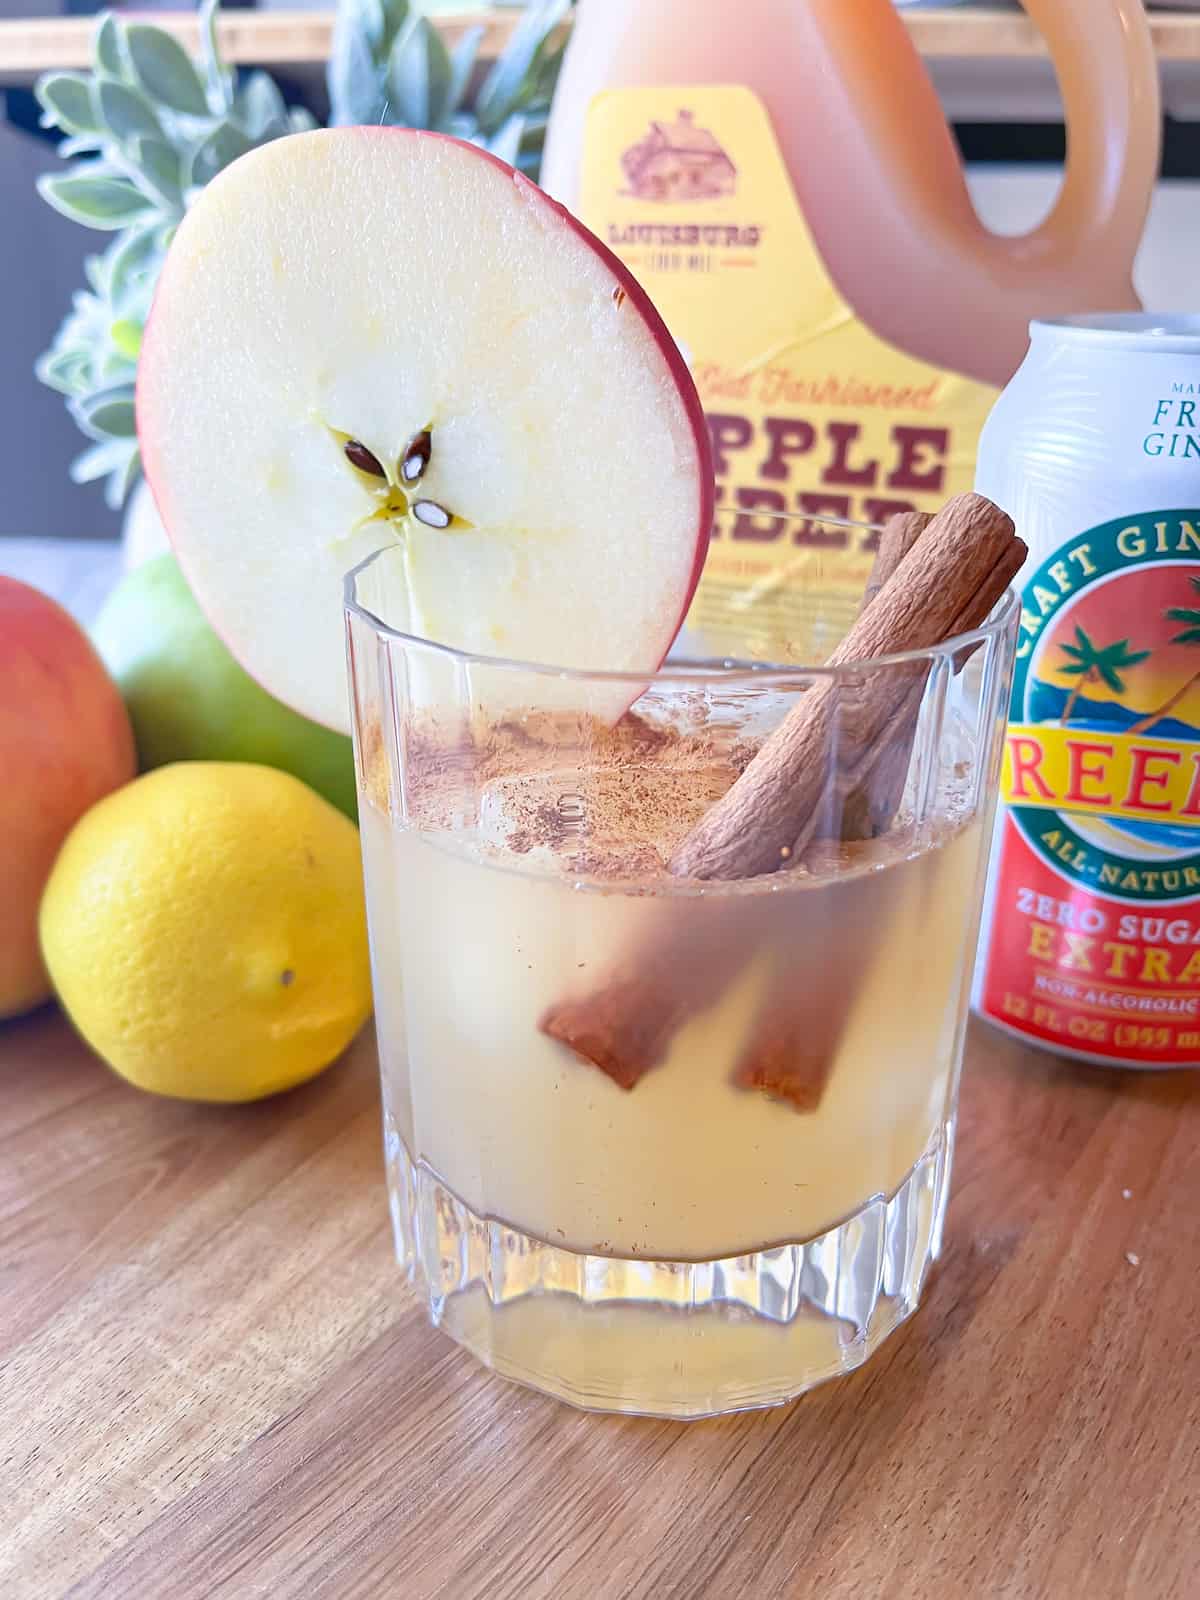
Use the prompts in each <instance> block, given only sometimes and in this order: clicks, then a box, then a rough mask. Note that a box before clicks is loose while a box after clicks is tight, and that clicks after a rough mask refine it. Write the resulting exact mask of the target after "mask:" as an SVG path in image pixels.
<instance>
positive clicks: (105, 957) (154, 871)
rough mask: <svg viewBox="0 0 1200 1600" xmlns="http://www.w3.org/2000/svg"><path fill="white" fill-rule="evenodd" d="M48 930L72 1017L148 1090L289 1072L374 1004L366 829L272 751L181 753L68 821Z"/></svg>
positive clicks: (339, 1044)
mask: <svg viewBox="0 0 1200 1600" xmlns="http://www.w3.org/2000/svg"><path fill="white" fill-rule="evenodd" d="M39 929H40V934H41V942H42V953H43V956H44V958H45V961H46V966H47V968H48V969H49V972H50V976H51V978H52V979H53V982H54V986H55V989H56V990H57V991H58V995H59V999H60V1000H61V1001H62V1003H63V1006H64V1007H65V1009H66V1011H67V1013H68V1015H69V1016H70V1018H71V1020H72V1022H73V1023H74V1024H75V1026H76V1027H77V1028H78V1030H79V1032H80V1033H81V1034H82V1035H83V1037H84V1039H86V1040H87V1042H88V1044H90V1045H91V1047H92V1048H93V1050H95V1051H96V1052H97V1054H98V1055H100V1056H102V1057H103V1058H104V1060H105V1061H107V1062H108V1064H109V1066H111V1067H112V1068H113V1070H114V1071H116V1072H118V1073H119V1074H120V1075H121V1076H122V1077H123V1078H127V1079H128V1080H129V1082H130V1083H134V1084H136V1085H137V1086H138V1087H139V1088H141V1089H148V1090H150V1091H152V1092H153V1093H155V1094H163V1095H171V1096H174V1097H176V1098H179V1099H186V1100H257V1099H260V1098H261V1097H262V1096H263V1095H269V1094H275V1093H277V1092H278V1091H279V1090H281V1089H289V1088H291V1087H292V1086H293V1085H294V1084H297V1083H303V1082H304V1080H305V1079H306V1078H311V1077H312V1076H313V1075H314V1074H315V1073H317V1072H320V1070H321V1068H322V1067H325V1066H327V1065H328V1064H329V1063H330V1062H331V1061H332V1060H333V1059H334V1058H335V1057H336V1056H337V1055H339V1054H340V1053H341V1051H342V1050H343V1049H344V1048H345V1046H346V1045H347V1044H348V1043H349V1042H350V1040H351V1039H352V1038H353V1037H354V1035H355V1033H356V1032H357V1031H358V1029H359V1028H360V1027H361V1026H362V1024H363V1022H364V1021H365V1020H366V1018H367V1016H368V1014H369V1012H370V1009H371V988H370V976H369V965H368V956H367V929H366V916H365V912H364V908H363V892H362V868H361V864H360V858H359V850H358V833H357V831H356V829H355V828H354V825H353V824H352V823H351V822H349V821H348V820H347V819H346V818H345V817H344V816H343V815H342V814H341V813H340V812H339V811H336V810H335V809H334V807H333V806H331V805H330V804H329V803H328V802H327V801H325V800H322V799H321V797H320V796H319V795H317V794H314V793H313V791H312V790H311V789H309V788H308V787H307V786H306V785H305V784H303V783H301V782H300V780H299V779H298V778H293V777H291V776H290V775H289V774H287V773H283V772H278V771H276V770H274V769H272V768H269V767H260V766H252V765H248V764H243V763H232V762H209V761H188V762H181V763H178V764H176V765H173V766H167V767H160V768H158V769H157V770H156V771H154V772H150V773H147V774H146V775H145V776H144V777H142V778H138V779H137V780H136V781H135V782H133V783H130V784H128V785H126V787H125V788H123V789H119V790H117V791H116V793H114V794H111V795H109V796H108V797H107V798H106V799H104V800H102V801H101V802H100V803H99V804H98V805H96V806H94V807H93V808H92V809H91V810H90V811H88V812H87V813H86V814H85V815H84V817H83V818H82V819H81V820H80V821H79V822H78V823H77V824H76V825H75V827H74V828H73V829H72V831H71V833H70V834H69V835H68V836H67V839H66V842H65V843H64V844H63V847H62V849H61V851H60V852H59V855H58V859H57V860H56V861H55V864H54V868H53V871H52V872H51V874H50V879H49V882H48V884H47V886H46V891H45V894H44V896H43V899H42V905H41V914H40V921H39Z"/></svg>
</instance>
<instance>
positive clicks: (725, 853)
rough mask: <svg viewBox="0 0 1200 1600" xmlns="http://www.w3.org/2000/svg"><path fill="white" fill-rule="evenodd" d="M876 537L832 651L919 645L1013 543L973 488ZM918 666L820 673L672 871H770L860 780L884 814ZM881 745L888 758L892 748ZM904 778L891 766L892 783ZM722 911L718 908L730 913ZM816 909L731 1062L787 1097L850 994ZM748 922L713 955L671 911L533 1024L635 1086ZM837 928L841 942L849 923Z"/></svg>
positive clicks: (1010, 558) (984, 587)
mask: <svg viewBox="0 0 1200 1600" xmlns="http://www.w3.org/2000/svg"><path fill="white" fill-rule="evenodd" d="M882 544H883V542H882V541H881V555H880V559H879V562H878V563H877V569H876V572H877V575H878V571H879V567H880V566H881V565H884V564H885V563H894V570H892V571H891V572H888V571H887V570H886V565H885V566H884V571H883V575H882V579H881V582H880V584H879V587H878V589H877V592H876V594H875V597H874V599H873V600H872V601H871V602H870V603H869V604H867V605H865V606H864V610H863V612H862V614H861V616H860V618H859V620H858V622H857V623H856V624H855V626H854V628H853V629H852V630H851V632H850V634H849V635H848V636H847V638H846V639H845V640H844V641H843V643H842V645H841V646H839V648H838V650H837V651H835V653H834V655H833V657H832V658H831V662H830V665H831V666H847V665H852V664H853V663H854V662H856V661H864V660H868V659H870V658H873V657H876V656H880V655H889V654H893V653H897V652H903V651H906V650H917V649H927V648H931V647H932V646H934V645H937V644H940V643H941V642H942V641H943V640H945V639H946V638H948V637H951V636H952V635H953V634H955V633H958V632H963V631H967V630H969V629H971V628H974V627H977V626H979V625H980V624H981V623H982V622H984V621H985V620H986V618H987V616H988V615H989V614H990V612H991V610H992V608H993V607H994V605H995V604H996V602H997V601H998V600H999V598H1000V596H1001V595H1002V594H1003V592H1004V590H1005V589H1006V588H1007V586H1008V583H1009V582H1010V580H1011V579H1012V578H1013V577H1014V576H1015V574H1016V572H1017V571H1018V570H1019V568H1020V566H1021V563H1022V561H1023V560H1024V556H1025V547H1024V545H1023V544H1022V543H1021V542H1020V540H1018V539H1016V538H1015V536H1014V534H1013V528H1012V523H1011V522H1010V521H1009V519H1008V518H1007V517H1005V516H1004V514H1003V513H1002V512H1000V511H999V510H998V508H996V507H995V506H993V505H992V504H991V502H990V501H986V500H982V499H981V498H980V497H978V496H974V495H966V496H960V497H958V499H957V500H953V501H951V502H950V503H949V505H947V506H946V507H945V508H944V509H943V510H942V512H941V513H939V515H938V516H937V517H936V518H934V519H932V521H930V522H929V523H928V524H927V525H925V526H923V527H918V526H916V524H915V523H908V524H907V525H906V526H904V527H898V528H895V529H893V530H892V533H891V536H890V538H889V540H888V550H887V552H885V551H884V549H883V547H882ZM927 672H928V668H927V665H926V663H924V662H921V661H918V662H914V663H912V664H911V666H908V667H901V666H896V665H893V666H891V667H888V668H882V669H876V670H875V671H874V672H871V673H868V674H866V675H865V676H863V677H862V678H859V679H858V680H856V681H850V682H848V681H846V680H845V679H843V678H840V677H839V678H837V679H834V678H827V679H822V680H820V681H819V682H818V683H817V684H816V685H815V686H814V687H813V688H811V689H810V690H808V692H807V693H805V694H804V695H803V697H802V698H801V699H800V701H799V702H798V703H797V705H796V706H795V707H794V708H793V710H792V711H791V712H790V713H789V715H788V716H787V717H786V718H785V719H784V721H783V722H782V723H781V724H780V725H779V727H778V728H777V729H776V730H775V732H774V733H773V734H772V735H771V737H770V738H769V739H768V740H767V741H766V743H765V744H764V745H763V746H762V748H761V749H760V751H759V752H758V754H757V755H756V756H755V758H754V760H753V761H751V762H750V764H749V765H748V767H747V768H746V771H745V772H744V773H743V774H742V776H741V777H740V778H739V779H738V781H737V782H736V783H735V784H734V785H733V787H732V788H731V789H730V790H729V791H728V792H727V794H726V795H725V796H724V797H723V798H722V799H721V800H719V801H718V802H717V803H716V804H715V805H714V806H713V807H712V808H710V810H709V811H708V812H707V813H706V815H705V817H704V818H703V819H702V821H701V822H700V823H699V825H698V826H697V827H696V828H695V829H693V831H692V832H691V834H689V836H688V837H687V839H685V840H684V842H683V844H682V845H681V846H680V847H679V849H678V850H677V851H676V853H675V856H674V857H673V859H672V862H671V871H672V872H674V873H676V874H677V875H680V876H691V877H697V878H727V879H732V878H739V877H747V876H753V875H755V874H757V873H760V872H770V871H774V870H777V869H778V868H779V867H780V866H782V865H784V864H786V862H788V861H789V860H794V859H796V857H797V856H798V855H799V854H800V853H801V852H802V851H803V850H804V849H805V848H806V847H807V846H808V844H809V843H810V842H811V841H812V840H813V839H814V838H817V837H823V838H834V839H836V838H838V837H839V835H840V833H841V831H842V830H841V821H842V817H841V806H842V802H843V798H844V797H853V796H855V795H857V794H860V793H861V794H863V795H864V796H866V800H865V802H864V805H865V807H866V811H865V814H866V815H867V816H868V817H869V816H875V817H879V816H881V815H882V811H883V810H884V809H886V804H887V803H888V802H887V796H888V795H889V794H891V793H892V792H894V786H895V775H894V773H893V774H892V775H891V776H890V777H886V778H885V777H883V776H882V775H881V776H880V777H879V779H878V782H876V780H875V779H874V778H873V774H874V773H875V772H876V769H877V765H878V764H880V763H881V762H883V761H886V760H887V759H888V753H889V752H895V751H896V750H897V748H898V747H899V746H901V745H903V751H904V762H903V765H904V770H905V771H906V770H907V764H908V755H909V746H910V743H911V738H912V731H911V730H912V727H913V726H915V719H916V716H917V713H918V711H919V708H920V703H921V696H922V694H923V691H924V685H925V679H926V676H927ZM897 695H898V696H899V698H898V699H897ZM891 759H892V760H894V761H895V762H896V763H897V765H898V764H899V756H898V755H897V754H893V755H892V757H891ZM902 781H903V773H901V788H902ZM898 799H899V794H897V795H896V800H897V802H898ZM890 820H891V817H890V816H888V818H887V821H888V822H889V823H890ZM789 898H790V897H789ZM756 903H757V905H758V907H759V918H758V922H757V926H758V928H759V929H760V931H761V929H762V928H763V927H769V923H770V919H767V921H766V922H764V921H763V919H762V916H761V899H760V897H758V896H754V897H753V899H750V898H747V899H745V900H743V901H742V902H741V905H740V906H739V908H738V909H739V910H742V911H743V914H744V915H746V916H751V917H752V911H753V908H754V906H755V904H756ZM712 904H713V903H712V902H709V908H710V909H711V908H712ZM735 914H736V913H735V912H734V911H733V910H732V908H731V910H730V912H729V913H728V915H731V916H732V915H735ZM824 921H825V919H821V918H816V919H814V922H813V933H814V935H815V937H816V940H817V945H816V946H814V945H813V944H812V942H811V941H810V939H808V938H803V939H799V938H798V937H797V934H796V930H795V929H794V928H793V929H790V930H783V929H778V930H771V931H770V932H769V933H768V935H767V940H768V942H769V943H771V945H772V947H773V948H774V949H775V950H776V951H777V954H776V956H775V964H774V967H773V970H772V975H771V978H770V980H769V983H768V991H767V994H766V995H765V996H764V1004H763V1006H762V1010H761V1013H760V1019H759V1021H758V1023H757V1024H756V1025H755V1028H754V1030H753V1032H752V1034H751V1037H750V1040H749V1043H748V1047H747V1050H746V1051H745V1052H744V1054H743V1056H742V1058H741V1060H740V1061H739V1063H738V1064H737V1067H736V1069H735V1078H736V1080H737V1081H738V1082H740V1083H742V1084H743V1085H744V1086H746V1087H755V1088H758V1089H760V1090H762V1091H764V1092H766V1093H769V1094H772V1095H775V1096H776V1097H779V1098H783V1099H787V1100H789V1101H790V1102H791V1103H792V1104H793V1105H794V1106H796V1107H797V1108H798V1109H812V1108H815V1106H816V1104H817V1103H818V1102H819V1100H820V1097H821V1093H822V1091H823V1088H824V1084H825V1080H826V1078H827V1076H828V1072H829V1070H830V1068H831V1065H832V1062H833V1059H834V1056H835V1054H836V1048H837V1044H838V1041H839V1040H840V1038H841V1035H842V1032H843V1031H844V1026H845V1021H846V1017H847V1015H848V1011H849V1007H850V1006H851V1005H852V1004H853V1000H854V994H855V972H856V970H857V965H856V961H855V950H847V951H845V952H843V954H842V955H840V956H838V958H837V959H834V956H835V952H834V950H833V946H834V944H835V943H837V942H838V939H839V938H842V937H844V936H847V930H848V925H847V923H846V921H845V919H842V920H841V921H839V923H838V928H839V929H840V933H835V931H834V930H831V929H827V928H825V927H824V926H823V924H824ZM754 925H755V924H754V922H753V920H750V921H748V922H747V925H746V928H745V929H744V930H741V931H742V932H743V934H745V935H748V937H733V938H730V939H722V940H721V943H722V944H723V946H724V958H723V960H722V959H714V956H719V954H720V952H719V951H718V950H717V945H716V943H715V942H714V940H713V939H712V938H707V939H705V938H703V937H701V935H700V931H699V923H698V922H692V921H689V920H688V919H682V921H681V919H679V918H678V917H673V918H672V919H671V930H672V938H671V941H670V942H669V943H664V942H663V941H661V940H653V939H648V940H647V942H646V947H645V948H644V949H639V950H636V951H634V952H632V953H631V956H630V959H629V963H628V965H627V966H626V967H624V968H623V969H622V971H621V972H620V973H618V974H617V975H615V976H614V978H613V979H612V980H611V981H610V982H609V983H607V984H606V985H605V986H604V987H603V988H601V989H600V990H599V991H592V992H591V993H589V994H587V995H585V996H583V997H582V998H580V997H572V998H569V999H567V1000H565V1001H564V1002H562V1003H560V1004H559V1005H556V1006H553V1007H551V1008H550V1009H549V1010H548V1011H547V1012H546V1014H545V1016H544V1017H543V1018H542V1020H541V1023H540V1027H541V1030H542V1031H543V1032H544V1033H546V1034H547V1035H549V1036H550V1037H551V1038H555V1039H558V1040H559V1041H561V1042H562V1043H564V1044H566V1045H568V1046H569V1047H570V1048H571V1049H573V1050H574V1051H575V1052H576V1053H577V1054H578V1055H580V1056H582V1057H583V1058H584V1059H585V1060H587V1061H590V1062H592V1063H593V1064H594V1065H596V1066H598V1067H599V1068H600V1069H601V1070H602V1071H604V1072H606V1073H607V1074H608V1075H609V1076H610V1077H611V1078H613V1079H614V1081H615V1082H617V1083H619V1084H620V1085H621V1086H622V1087H623V1088H626V1089H632V1088H633V1087H634V1086H635V1085H636V1084H637V1082H638V1081H639V1079H640V1078H641V1077H642V1076H643V1075H644V1073H645V1072H647V1071H649V1070H651V1069H652V1068H653V1067H655V1066H658V1065H660V1064H661V1063H662V1061H663V1060H665V1058H666V1056H667V1054H668V1052H669V1050H670V1046H671V1041H672V1039H673V1038H674V1036H675V1033H676V1032H677V1031H678V1029H679V1027H680V1026H682V1024H683V1023H684V1022H685V1021H687V1020H688V1019H689V1018H690V1017H692V1016H694V1015H697V1014H698V1013H699V1012H701V1011H702V1010H703V1009H705V1008H706V1007H707V1006H709V1005H711V1004H712V1003H713V1001H714V999H715V998H717V996H719V994H720V993H721V992H722V990H723V989H724V988H725V987H726V986H727V985H728V983H729V982H730V981H731V980H732V978H733V977H734V976H736V975H737V973H738V972H739V971H741V970H742V969H743V967H744V965H745V963H746V961H747V960H748V959H749V958H750V955H751V954H752V953H753V952H754V949H757V948H758V947H759V946H758V945H757V944H753V940H752V931H753V927H754ZM681 927H682V929H683V930H684V931H683V932H682V933H681V932H680V931H679V930H680V928H681ZM728 931H729V932H732V931H733V930H732V929H730V930H728ZM859 936H860V937H861V936H862V930H860V934H859ZM849 937H851V940H852V943H853V942H854V939H855V935H854V932H853V930H849ZM752 944H753V948H752ZM820 950H823V951H824V952H825V953H824V955H821V954H819V953H818V952H819V951H820ZM857 953H858V954H859V955H861V948H858V952H857Z"/></svg>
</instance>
